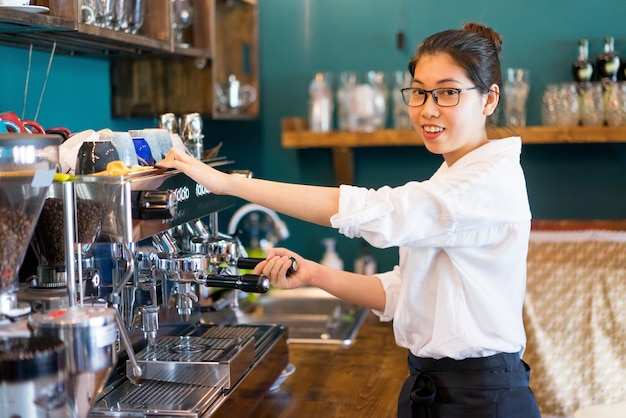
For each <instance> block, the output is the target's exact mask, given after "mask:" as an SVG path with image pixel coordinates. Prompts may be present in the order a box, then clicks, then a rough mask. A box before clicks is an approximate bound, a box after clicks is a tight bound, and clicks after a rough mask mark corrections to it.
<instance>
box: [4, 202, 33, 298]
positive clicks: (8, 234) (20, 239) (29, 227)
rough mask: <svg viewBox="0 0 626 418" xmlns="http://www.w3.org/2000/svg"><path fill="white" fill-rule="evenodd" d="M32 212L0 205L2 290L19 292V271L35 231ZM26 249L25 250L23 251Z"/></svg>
mask: <svg viewBox="0 0 626 418" xmlns="http://www.w3.org/2000/svg"><path fill="white" fill-rule="evenodd" d="M34 222H35V218H34V216H33V215H31V214H27V213H22V212H18V211H13V210H10V209H6V208H2V207H0V237H1V239H0V260H1V261H0V292H2V293H14V292H17V290H18V289H17V285H18V280H19V279H18V275H17V272H18V270H19V268H20V265H21V263H22V256H23V255H24V253H25V252H26V249H27V247H28V242H29V241H30V237H31V234H32V231H33V223H34ZM22 250H24V251H22Z"/></svg>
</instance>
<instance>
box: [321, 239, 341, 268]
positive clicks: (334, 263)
mask: <svg viewBox="0 0 626 418" xmlns="http://www.w3.org/2000/svg"><path fill="white" fill-rule="evenodd" d="M322 243H323V244H324V246H325V247H326V252H325V253H324V255H323V256H322V259H321V260H320V264H321V265H323V266H326V267H330V268H333V269H336V270H343V260H342V259H341V258H340V257H339V254H337V251H336V250H335V244H336V241H335V239H334V238H326V239H324V240H322Z"/></svg>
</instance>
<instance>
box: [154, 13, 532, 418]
mask: <svg viewBox="0 0 626 418" xmlns="http://www.w3.org/2000/svg"><path fill="white" fill-rule="evenodd" d="M501 44H502V38H501V37H500V35H499V34H497V33H496V32H494V31H493V30H492V29H491V28H488V27H485V26H483V25H480V24H475V23H468V24H466V25H465V26H464V28H463V29H460V30H447V31H443V32H440V33H436V34H434V35H432V36H430V37H428V38H427V39H425V40H424V41H423V42H422V43H421V44H420V45H419V47H418V49H417V51H416V54H415V56H414V57H413V58H412V59H411V61H410V62H409V71H410V73H411V75H412V78H413V81H412V85H411V86H410V87H408V88H405V89H402V96H403V100H404V103H405V104H406V105H407V106H408V112H409V117H410V119H411V122H412V124H413V127H414V128H415V130H416V131H417V132H418V134H419V135H420V137H421V139H422V140H423V142H424V144H425V146H426V148H427V149H428V150H429V151H430V152H432V153H435V154H440V155H442V156H443V163H442V165H441V166H440V168H439V169H438V170H437V171H436V172H435V173H434V174H433V175H432V177H431V178H430V179H429V180H427V181H422V182H417V181H409V182H407V183H406V184H404V185H403V186H400V187H395V188H392V187H388V186H384V187H381V188H380V189H377V190H373V189H366V188H362V187H356V186H350V185H342V186H340V187H339V188H335V187H317V186H310V185H297V184H286V183H278V182H272V181H266V180H261V179H250V178H244V177H240V176H230V175H228V174H226V173H222V172H220V171H217V170H214V169H212V168H209V167H207V166H206V165H205V164H203V163H202V162H200V161H198V160H196V159H194V158H193V157H191V156H189V155H186V154H185V153H183V152H180V151H178V150H172V151H171V152H170V153H169V155H168V156H167V157H166V158H165V159H164V160H163V161H162V162H161V163H159V165H160V166H162V167H168V168H176V169H180V170H182V171H184V172H185V173H186V174H187V175H189V176H190V177H191V178H193V179H194V180H195V181H197V182H198V183H200V184H202V185H203V186H205V187H206V188H207V189H208V190H210V191H211V192H213V193H216V194H229V195H234V196H237V197H240V198H243V199H245V200H249V201H252V202H255V203H258V204H260V205H263V206H266V207H269V208H272V209H274V210H276V211H278V212H281V213H284V214H286V215H289V216H292V217H296V218H300V219H303V220H305V221H308V222H312V223H316V224H320V225H325V226H329V227H333V228H337V229H338V231H339V232H340V233H342V234H344V235H345V236H347V237H351V238H352V237H362V238H364V239H365V240H366V241H368V242H369V243H370V244H371V245H373V246H374V247H378V248H388V247H398V248H399V252H400V259H399V263H398V265H397V266H396V267H395V268H394V269H393V270H392V271H389V272H385V273H380V274H376V275H373V276H365V275H359V274H354V273H350V272H345V271H338V270H333V269H330V268H328V267H325V266H322V265H320V264H318V263H315V262H313V261H310V260H306V259H303V258H302V257H300V256H299V255H298V254H295V253H293V252H291V251H289V250H287V249H279V248H275V249H272V250H270V251H269V253H268V257H267V260H266V261H264V262H262V263H260V264H259V265H258V266H257V267H256V269H255V273H263V274H266V275H268V276H269V277H270V279H271V282H272V284H273V285H274V286H276V287H279V288H283V289H290V288H296V287H300V286H317V287H320V288H322V289H324V290H326V291H328V292H330V293H332V294H334V295H335V296H337V297H339V298H342V299H345V300H348V301H351V302H353V303H357V304H360V305H362V306H366V307H368V308H370V309H372V310H373V311H374V313H375V314H377V315H378V316H379V317H380V319H381V320H382V321H391V320H393V324H394V333H395V338H396V342H397V344H398V345H400V346H402V347H406V348H407V350H408V351H409V371H410V376H409V378H408V379H407V380H406V382H405V384H404V387H403V389H402V392H401V394H400V399H399V403H398V415H399V416H401V417H446V418H450V417H461V416H462V417H466V416H468V415H471V416H480V417H484V418H489V417H501V418H502V417H506V418H516V417H519V418H533V417H539V416H540V414H539V410H538V407H537V404H536V401H535V398H534V395H533V393H532V391H531V390H530V388H529V387H528V381H529V373H530V368H529V367H528V365H527V364H526V363H524V362H523V361H522V360H521V356H522V353H523V351H524V347H525V344H526V337H525V333H524V326H523V323H522V303H523V299H524V292H525V281H526V264H525V263H526V252H527V247H528V239H529V234H530V218H531V214H530V209H529V204H528V197H527V192H526V186H525V179H524V173H523V171H522V168H521V165H520V152H521V140H520V138H519V137H510V138H505V139H500V140H496V141H493V140H489V139H488V138H487V128H486V126H487V122H488V120H489V119H491V117H493V116H494V115H495V111H496V108H497V105H498V103H499V99H500V89H501V85H502V78H501V72H500V62H499V57H498V56H499V53H500V50H501ZM290 257H293V258H295V259H296V261H297V263H298V270H297V272H296V273H295V274H291V275H287V270H288V268H289V266H290V265H291V260H290Z"/></svg>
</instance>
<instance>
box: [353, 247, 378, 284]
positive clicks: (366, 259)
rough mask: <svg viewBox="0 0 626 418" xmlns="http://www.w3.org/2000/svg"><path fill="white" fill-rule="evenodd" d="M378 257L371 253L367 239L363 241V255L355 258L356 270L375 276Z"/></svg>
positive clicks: (359, 272) (358, 272) (356, 271)
mask: <svg viewBox="0 0 626 418" xmlns="http://www.w3.org/2000/svg"><path fill="white" fill-rule="evenodd" d="M377 268H378V267H377V264H376V259H375V258H374V256H373V255H372V254H370V252H369V250H368V247H367V244H366V243H365V241H363V242H361V255H360V256H359V257H357V259H356V260H354V272H355V273H357V274H364V275H366V276H373V275H374V274H376V271H377Z"/></svg>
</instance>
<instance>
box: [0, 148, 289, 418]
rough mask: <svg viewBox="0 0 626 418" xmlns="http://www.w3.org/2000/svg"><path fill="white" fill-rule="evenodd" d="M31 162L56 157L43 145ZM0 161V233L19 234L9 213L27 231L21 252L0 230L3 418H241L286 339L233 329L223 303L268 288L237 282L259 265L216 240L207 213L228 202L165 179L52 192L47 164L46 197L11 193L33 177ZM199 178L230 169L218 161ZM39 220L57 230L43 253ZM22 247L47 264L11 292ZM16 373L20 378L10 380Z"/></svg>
mask: <svg viewBox="0 0 626 418" xmlns="http://www.w3.org/2000/svg"><path fill="white" fill-rule="evenodd" d="M31 139H33V140H34V136H33V138H31ZM2 144H3V142H2V141H1V139H0V150H2V149H3V145H2ZM8 146H9V145H8V143H7V147H8ZM11 146H13V145H11ZM36 148H38V149H39V148H41V149H42V150H43V149H46V150H47V154H46V155H48V154H55V150H56V154H58V150H57V149H56V148H55V150H53V151H50V150H49V149H48V148H46V147H45V146H44V145H43V143H41V144H40V145H38V146H37V147H36ZM53 148H54V147H53ZM1 158H2V155H0V191H1V192H3V195H1V196H0V197H1V198H2V200H0V210H2V211H5V212H6V213H13V215H6V216H3V217H1V218H0V219H2V220H1V221H0V223H2V224H4V223H5V219H7V221H6V223H9V224H10V225H8V229H10V228H13V229H14V230H17V228H15V227H14V224H17V222H18V221H17V220H16V219H13V218H8V216H13V217H15V216H17V215H15V214H14V212H17V213H27V214H28V215H29V216H28V219H29V222H30V223H29V224H28V225H27V226H26V227H25V229H20V230H19V231H20V233H19V237H20V239H21V242H20V244H21V247H20V246H18V245H15V242H13V241H10V240H9V239H8V238H10V233H11V232H6V231H5V230H0V233H2V234H4V235H5V237H7V240H5V241H4V242H7V243H8V244H6V245H10V246H11V248H10V250H12V251H9V250H8V249H5V250H6V251H2V252H0V255H2V257H3V258H2V260H1V261H2V265H3V270H2V272H3V276H2V288H0V290H1V293H0V300H1V301H2V304H1V305H0V308H1V309H2V310H1V312H0V314H1V315H2V320H3V322H2V323H1V325H0V370H2V373H1V376H2V378H1V379H2V386H1V387H0V399H1V400H2V402H3V403H2V405H0V407H2V408H3V409H2V411H7V410H8V411H11V414H9V416H12V417H39V416H42V417H44V416H45V417H55V416H58V417H100V416H114V417H158V416H167V417H172V416H176V417H220V416H237V417H244V416H247V415H249V414H250V413H251V412H252V411H253V410H254V407H255V406H256V405H257V404H258V402H260V400H261V399H262V398H263V396H265V394H266V393H267V391H268V390H269V388H270V387H271V386H272V384H273V383H274V381H275V380H276V379H277V378H278V377H279V375H280V373H281V371H282V370H283V369H284V368H285V366H286V365H287V364H288V350H287V330H286V329H285V328H284V327H282V326H280V325H273V324H268V325H245V324H238V323H237V297H236V292H239V291H242V290H243V291H246V292H258V293H263V292H266V291H267V290H268V288H269V281H268V279H267V278H266V277H264V276H254V275H249V274H248V275H247V274H240V271H239V270H240V269H244V268H245V269H249V268H252V267H253V266H254V265H256V263H258V261H259V260H258V259H249V258H247V257H246V254H245V250H244V249H243V248H242V246H241V245H240V243H239V242H238V240H237V239H236V238H234V237H231V236H227V235H225V234H221V233H220V232H219V231H218V227H217V217H218V214H219V212H220V211H221V210H223V209H225V208H228V207H231V206H232V205H234V203H235V199H233V198H230V197H226V196H215V195H212V194H211V193H210V192H209V191H207V190H206V189H204V188H203V187H202V186H200V185H198V184H197V183H195V182H194V181H193V180H191V179H189V178H188V177H187V176H185V175H184V174H182V173H180V172H178V171H172V170H169V171H163V170H157V169H155V170H149V171H144V172H138V173H131V174H128V175H125V176H76V177H74V178H72V179H70V180H69V181H65V182H52V176H53V170H54V168H55V167H56V163H57V161H58V155H56V158H49V159H48V160H46V162H47V163H48V166H47V169H48V170H49V171H50V174H49V178H48V181H47V182H46V183H44V182H42V183H39V182H35V181H34V180H33V179H34V178H35V177H37V176H36V175H30V177H29V178H26V179H22V180H21V183H19V187H17V186H14V185H13V183H14V182H15V180H16V179H18V178H20V175H21V173H22V172H24V171H28V170H31V171H32V168H29V167H26V166H24V167H21V166H19V167H16V166H15V164H13V165H12V166H10V167H9V166H4V165H2V164H1V162H2V159H1ZM206 164H210V165H212V166H214V167H216V168H218V169H220V170H223V171H230V170H231V166H232V162H231V161H228V160H226V159H224V158H216V159H214V160H211V161H206ZM39 171H41V170H39ZM16 172H17V173H20V175H17V174H15V173H16ZM29 174H31V173H30V172H29ZM34 185H37V186H38V187H37V188H35V187H34ZM13 189H19V190H20V194H19V195H16V194H15V193H11V191H12V190H13ZM35 191H36V192H37V193H36V194H37V196H36V199H35V200H36V201H35V202H33V203H32V208H31V209H30V210H29V211H25V210H24V206H25V205H26V201H28V202H30V201H31V200H32V199H31V196H30V194H33V193H34V192H35ZM4 195H6V196H4ZM18 202H20V203H18ZM29 204H30V203H29ZM15 205H18V206H19V207H18V208H17V209H16V208H15V207H14V206H15ZM51 208H52V209H51ZM59 208H61V209H59ZM85 208H87V209H85ZM41 215H43V217H42V216H41ZM59 216H60V217H62V220H59V219H58V217H59ZM52 218H55V219H54V222H52V223H56V224H58V223H59V222H60V223H61V224H62V225H63V228H62V229H61V230H60V231H59V232H56V233H55V234H56V235H57V236H56V241H55V240H54V239H51V236H50V234H51V233H49V232H45V231H47V230H46V229H45V227H44V225H43V224H44V223H46V222H47V223H50V221H51V219H52ZM9 219H11V220H9ZM205 221H207V223H208V224H205ZM0 226H1V225H0ZM5 229H7V228H5ZM46 233H47V234H48V235H47V236H46V235H45V234H46ZM53 234H54V233H53ZM42 236H44V237H45V239H42ZM46 239H47V242H45V241H46ZM31 241H32V243H33V246H34V247H35V248H36V252H37V253H38V259H39V260H43V259H45V260H47V261H46V262H42V261H40V266H39V269H38V275H37V279H36V280H34V281H32V282H30V283H19V281H18V279H17V277H18V276H17V269H18V268H19V265H20V263H21V262H22V259H23V257H24V253H25V251H26V248H27V246H28V244H29V243H30V242H31ZM16 250H20V254H18V256H17V259H15V256H14V254H15V251H16ZM58 252H63V254H62V255H61V254H58ZM42 254H45V257H42V256H41V255H42ZM96 254H97V255H96ZM52 259H54V260H55V262H54V263H50V262H49V260H52ZM63 260H64V262H62V261H63ZM85 260H87V261H85ZM104 261H106V263H105V262H104ZM103 266H108V267H103ZM16 351H18V352H24V353H28V352H31V353H32V354H30V355H29V356H27V357H28V359H29V360H30V362H27V363H25V364H21V363H20V362H19V361H18V360H16V359H14V358H12V357H11V353H15V352H16ZM33 362H34V363H33ZM33 364H34V365H35V366H33ZM20 367H21V368H22V369H24V370H30V371H31V372H30V373H24V372H20V371H19V370H18V371H15V370H16V369H19V368H20ZM39 369H40V372H38V373H33V372H32V370H39ZM5 371H7V373H5ZM8 371H11V373H8ZM5 376H6V377H5ZM11 376H15V377H11ZM42 387H45V388H46V390H45V391H42V390H40V388H42ZM16 391H18V392H19V391H21V393H23V394H28V396H29V398H28V399H30V398H33V400H32V402H29V401H26V402H24V401H20V402H19V405H18V404H17V403H16V402H14V401H10V399H20V398H19V397H18V398H15V396H14V395H15V394H16ZM36 394H39V396H36ZM7 408H9V409H7ZM10 408H13V409H10Z"/></svg>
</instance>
